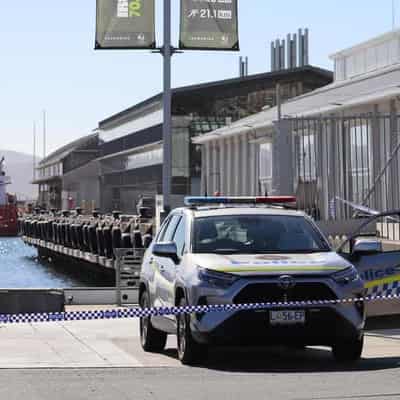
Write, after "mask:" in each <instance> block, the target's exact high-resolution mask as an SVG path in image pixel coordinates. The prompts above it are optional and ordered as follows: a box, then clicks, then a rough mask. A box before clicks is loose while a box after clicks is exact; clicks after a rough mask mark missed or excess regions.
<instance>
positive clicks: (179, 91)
mask: <svg viewBox="0 0 400 400" xmlns="http://www.w3.org/2000/svg"><path fill="white" fill-rule="evenodd" d="M304 72H309V73H314V74H317V75H320V76H321V77H323V78H325V79H328V80H332V79H333V73H332V71H328V70H326V69H323V68H318V67H314V66H311V65H307V66H304V67H297V68H293V69H285V70H281V71H273V72H266V73H261V74H254V75H249V76H244V77H238V78H231V79H223V80H220V81H214V82H208V83H202V84H195V85H189V86H183V87H180V88H175V89H172V95H173V96H174V95H175V96H176V95H187V94H191V92H196V93H198V92H199V91H209V90H216V89H218V88H220V87H224V88H226V87H229V86H231V87H236V86H237V85H238V84H243V83H251V82H257V81H265V80H271V81H274V80H278V79H284V78H285V77H286V76H289V75H290V74H294V73H304ZM162 95H163V94H162V93H158V94H157V95H155V96H153V97H150V98H148V99H146V100H144V101H142V102H141V103H138V104H136V105H134V106H133V107H130V108H127V109H126V110H124V111H121V112H119V113H118V114H115V115H113V116H111V117H109V118H107V119H105V120H103V121H101V122H100V123H99V128H100V129H102V128H105V127H106V126H107V125H109V124H112V123H114V122H116V121H118V120H121V119H124V118H126V117H127V116H129V115H131V114H133V113H135V112H137V111H139V110H141V109H143V108H145V107H148V106H150V105H152V104H154V103H156V102H161V101H162Z"/></svg>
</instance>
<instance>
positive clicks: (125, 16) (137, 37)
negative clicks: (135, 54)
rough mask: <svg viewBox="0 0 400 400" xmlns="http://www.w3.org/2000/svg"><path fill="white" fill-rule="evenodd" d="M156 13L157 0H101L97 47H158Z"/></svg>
mask: <svg viewBox="0 0 400 400" xmlns="http://www.w3.org/2000/svg"><path fill="white" fill-rule="evenodd" d="M154 13H155V6H154V0H97V10H96V46H95V48H96V49H98V50H101V49H154V48H155V46H156V39H155V16H154Z"/></svg>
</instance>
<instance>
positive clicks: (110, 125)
mask: <svg viewBox="0 0 400 400" xmlns="http://www.w3.org/2000/svg"><path fill="white" fill-rule="evenodd" d="M332 79H333V74H332V73H331V72H330V71H327V70H324V69H320V68H317V67H313V66H302V67H294V68H291V69H286V70H285V69H283V70H277V71H274V72H268V73H262V74H256V75H250V76H241V77H239V78H234V79H227V80H222V81H217V82H210V83H205V84H199V85H193V86H187V87H181V88H177V89H173V94H172V114H173V116H172V129H173V131H172V135H173V155H172V194H173V195H175V196H183V195H188V194H192V195H196V194H200V192H201V187H200V182H201V173H202V166H201V151H200V148H199V147H198V146H197V145H194V144H193V143H192V142H191V140H192V139H193V138H195V137H200V136H201V135H204V134H205V133H207V132H210V131H213V130H215V129H216V128H219V127H222V126H225V125H227V124H230V123H232V122H234V121H237V120H240V119H241V118H244V117H248V116H250V115H253V114H255V113H257V112H259V111H261V110H262V108H263V107H265V106H269V107H273V106H274V105H275V104H276V100H277V99H276V86H277V84H280V87H281V98H282V100H283V101H285V100H287V99H289V98H291V97H295V96H298V95H301V94H305V93H308V92H311V91H313V90H314V89H316V88H319V87H322V86H325V85H327V84H329V83H331V82H332ZM162 118H163V115H162V93H160V94H158V95H156V96H154V97H152V98H150V99H147V100H145V101H144V102H142V103H139V104H136V105H135V106H133V107H131V108H129V109H127V110H124V111H122V112H120V113H118V114H116V115H113V116H111V117H110V118H107V119H105V120H103V121H101V122H100V123H99V127H98V133H99V138H100V142H101V145H100V158H99V163H100V184H101V208H102V210H104V211H108V212H109V211H112V210H113V209H119V210H121V211H123V212H132V211H134V210H136V204H137V202H138V200H139V199H140V197H142V196H145V197H155V196H156V195H157V194H161V191H162V190H161V186H162V162H163V153H162V123H163V120H162Z"/></svg>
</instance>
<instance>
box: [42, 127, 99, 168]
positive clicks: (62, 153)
mask: <svg viewBox="0 0 400 400" xmlns="http://www.w3.org/2000/svg"><path fill="white" fill-rule="evenodd" d="M97 135H98V134H97V133H92V134H90V135H86V136H83V137H81V138H79V139H77V140H74V141H73V142H70V143H68V144H66V145H65V146H63V147H60V148H59V149H57V150H56V151H54V152H53V153H51V154H49V155H48V156H47V157H46V158H43V160H41V161H40V163H39V168H42V167H46V166H48V165H52V164H55V163H57V162H60V161H62V160H63V159H64V158H65V157H67V156H68V155H69V154H71V153H72V152H73V151H75V150H76V149H78V148H79V147H81V146H82V145H84V144H85V143H87V142H89V141H90V140H92V139H94V138H95V137H96V136H97Z"/></svg>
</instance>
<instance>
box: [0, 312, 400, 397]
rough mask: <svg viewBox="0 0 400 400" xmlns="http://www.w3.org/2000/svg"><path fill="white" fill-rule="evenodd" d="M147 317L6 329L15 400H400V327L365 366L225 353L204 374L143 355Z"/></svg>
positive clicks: (321, 358) (1, 384) (369, 344)
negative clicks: (141, 332) (141, 320)
mask: <svg viewBox="0 0 400 400" xmlns="http://www.w3.org/2000/svg"><path fill="white" fill-rule="evenodd" d="M138 328H139V327H138V320H137V319H131V320H104V321H71V322H60V323H51V324H47V323H42V324H29V325H28V324H27V325H0V352H1V357H0V398H6V399H7V400H17V399H18V400H19V399H21V398H25V399H29V400H54V399H55V398H56V399H57V400H70V399H74V400H87V399H92V398H93V399H94V398H95V399H96V400H116V399H118V400H120V399H121V400H125V399H129V400H131V399H140V400H142V399H143V400H147V399H152V400H154V399H162V400H169V399H171V400H177V399H178V400H179V399H185V400H187V399H190V400H204V399H214V398H216V399H218V400H225V399H226V400H228V399H229V400H231V399H246V400H247V399H249V398H252V399H268V400H270V399H279V400H342V399H352V400H365V399H369V400H370V399H377V400H378V399H379V400H394V399H400V384H399V377H400V330H388V331H375V332H370V333H368V336H367V340H366V347H365V352H364V354H363V359H362V361H361V362H360V363H358V364H356V365H354V366H351V367H349V366H343V365H339V364H337V363H335V361H334V360H333V358H332V357H331V353H330V351H328V350H326V349H322V348H321V349H320V348H311V349H307V350H305V351H302V350H293V349H287V348H274V349H247V348H246V349H219V350H215V351H212V353H211V355H210V359H209V360H208V361H207V363H206V364H205V365H203V366H200V367H196V368H189V367H182V366H181V365H180V363H179V362H178V361H177V359H176V350H175V346H176V343H175V339H174V338H170V339H169V342H168V345H167V350H166V351H165V352H164V353H163V354H146V353H144V352H143V351H142V350H141V348H140V343H139V336H138V331H139V329H138Z"/></svg>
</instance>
